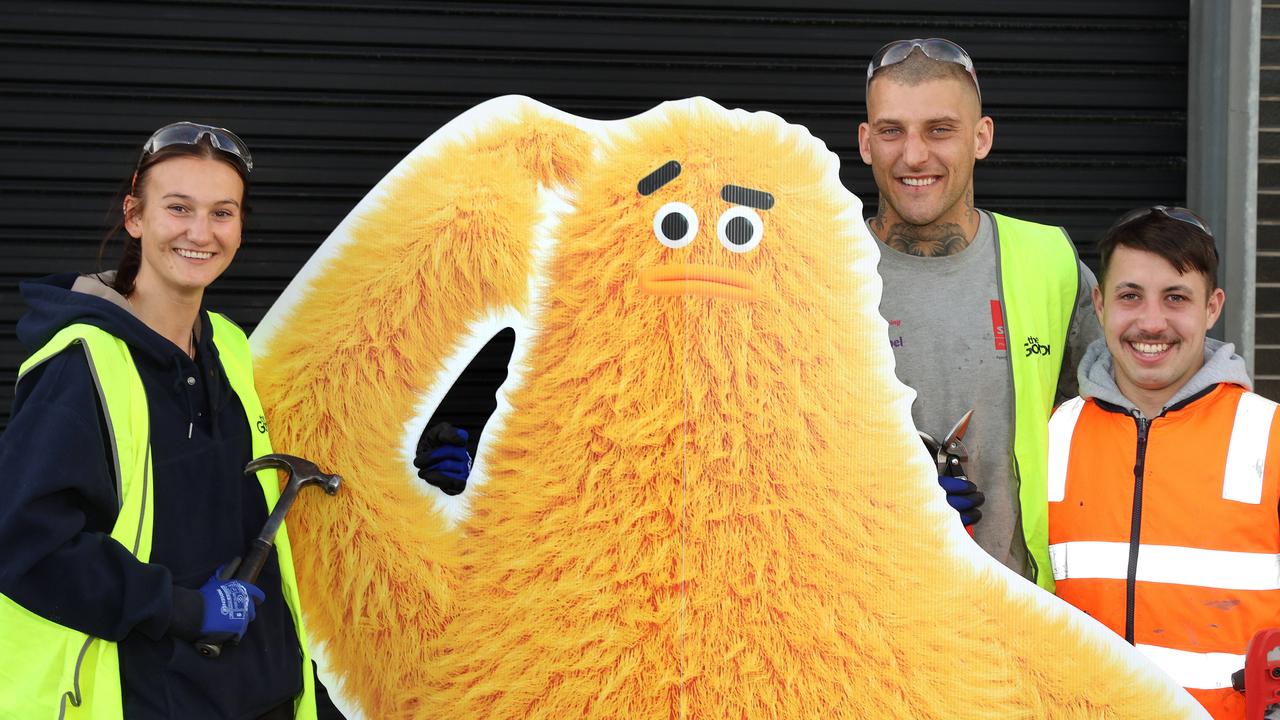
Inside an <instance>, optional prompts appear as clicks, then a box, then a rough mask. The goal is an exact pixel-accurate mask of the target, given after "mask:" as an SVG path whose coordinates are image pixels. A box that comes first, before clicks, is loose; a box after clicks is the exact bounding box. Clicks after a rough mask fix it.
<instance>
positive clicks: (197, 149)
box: [98, 136, 249, 297]
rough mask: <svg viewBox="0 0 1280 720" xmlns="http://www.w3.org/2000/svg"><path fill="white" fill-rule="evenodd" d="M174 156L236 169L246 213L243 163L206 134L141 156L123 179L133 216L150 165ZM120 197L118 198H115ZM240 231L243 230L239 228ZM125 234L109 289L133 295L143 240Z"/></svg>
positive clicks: (120, 225)
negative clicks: (201, 160)
mask: <svg viewBox="0 0 1280 720" xmlns="http://www.w3.org/2000/svg"><path fill="white" fill-rule="evenodd" d="M175 157H197V158H204V159H207V160H218V161H221V162H224V163H226V164H227V165H230V166H231V167H232V168H233V169H235V171H236V174H237V175H239V176H240V180H241V182H243V183H244V191H243V192H242V193H241V195H240V206H241V208H243V209H242V210H241V216H242V217H244V216H245V215H247V214H248V210H249V208H248V206H247V204H246V203H247V201H248V199H249V174H248V173H247V172H245V169H244V166H243V165H242V164H241V162H240V161H239V160H238V159H236V158H235V157H234V156H232V155H229V154H227V153H225V152H223V151H221V150H219V149H217V148H216V147H214V146H213V143H212V142H210V140H209V138H208V137H207V136H201V137H200V139H199V140H197V141H196V144H194V145H184V144H175V145H168V146H166V147H163V148H160V149H159V150H156V151H155V152H153V153H150V154H148V155H146V156H144V157H143V158H142V160H141V161H139V163H138V168H137V170H136V171H135V172H134V173H133V174H132V175H130V177H129V178H128V179H126V181H125V182H126V183H127V184H128V185H129V190H128V192H127V193H123V194H124V195H132V196H133V197H134V198H136V199H137V202H135V203H134V205H133V208H132V213H133V214H134V215H135V216H136V215H137V214H138V213H141V212H142V210H143V206H144V204H145V203H146V198H145V197H144V195H143V192H144V188H145V187H146V182H147V176H148V175H149V174H150V171H151V168H153V167H155V166H156V165H159V164H160V163H162V162H164V161H165V160H168V159H170V158H175ZM117 199H118V200H120V198H117ZM122 206H123V202H117V203H116V207H122ZM125 219H126V218H124V217H123V216H122V217H121V218H120V219H119V220H118V221H117V222H116V223H115V224H114V225H113V226H112V228H111V230H109V231H108V232H107V234H106V236H105V237H103V238H102V243H101V244H100V245H99V246H98V265H99V266H101V265H102V258H103V255H104V254H105V253H106V250H107V246H108V245H109V244H110V243H111V241H112V240H113V239H114V238H115V236H116V235H118V234H120V233H121V231H123V230H124V223H125ZM242 231H243V229H242ZM123 234H124V248H123V250H122V251H121V253H120V262H119V263H118V264H117V265H116V277H115V280H114V281H113V282H112V283H111V289H112V290H115V291H116V292H118V293H120V294H121V295H123V296H125V297H129V296H130V295H132V294H133V285H134V280H135V279H137V277H138V268H139V267H140V266H141V265H142V242H141V241H140V240H139V239H138V238H135V237H133V236H132V235H130V234H129V233H128V232H125V233H123Z"/></svg>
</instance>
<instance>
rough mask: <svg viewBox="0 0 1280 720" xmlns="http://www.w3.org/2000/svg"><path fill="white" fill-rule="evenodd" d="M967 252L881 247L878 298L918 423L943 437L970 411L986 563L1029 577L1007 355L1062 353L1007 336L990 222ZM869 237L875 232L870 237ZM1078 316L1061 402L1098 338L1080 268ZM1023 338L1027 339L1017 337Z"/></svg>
mask: <svg viewBox="0 0 1280 720" xmlns="http://www.w3.org/2000/svg"><path fill="white" fill-rule="evenodd" d="M980 215H981V218H980V220H979V225H978V233H977V235H976V236H974V239H973V242H972V243H970V244H969V246H968V247H967V248H965V249H964V250H962V251H961V252H959V253H956V254H955V255H949V256H945V257H916V256H914V255H907V254H906V253H902V252H899V251H897V250H894V249H892V248H890V247H889V246H887V245H885V244H884V243H880V276H881V278H883V280H884V296H883V297H882V299H881V301H880V313H881V314H882V315H883V316H884V318H885V320H887V321H888V323H889V344H890V345H891V346H892V347H893V354H894V360H895V361H896V363H897V374H898V379H900V380H902V382H904V383H905V384H907V385H908V386H910V387H911V388H913V389H914V390H915V391H916V400H915V403H914V404H913V405H912V406H911V416H912V419H913V420H914V421H915V423H916V427H917V428H918V429H920V430H923V431H925V432H927V433H929V434H930V435H932V436H934V437H935V438H937V439H939V440H941V439H942V438H943V437H945V436H946V434H947V433H948V432H949V431H950V430H951V428H952V426H954V425H955V423H956V422H957V421H958V420H959V419H960V417H961V416H962V415H964V413H965V412H966V411H968V410H973V420H972V421H971V422H970V423H969V429H968V433H967V434H966V435H965V437H964V444H965V446H966V447H967V448H968V450H969V460H968V462H967V463H966V464H965V471H966V473H967V474H968V477H969V479H970V480H972V481H973V482H974V483H976V484H977V485H978V488H979V489H981V490H982V492H983V494H985V495H986V502H985V503H984V504H983V506H982V519H981V520H980V521H978V523H977V525H975V526H974V538H975V539H976V540H977V542H978V544H979V545H980V546H981V547H982V548H983V549H984V550H986V551H987V552H988V553H989V554H990V555H991V556H992V557H994V558H995V559H997V560H999V561H1000V562H1001V563H1004V564H1005V565H1006V566H1008V567H1010V568H1012V569H1013V570H1014V571H1015V572H1017V573H1020V574H1021V575H1023V576H1025V577H1030V576H1031V568H1030V563H1029V562H1028V560H1027V549H1026V543H1025V542H1024V540H1023V539H1022V525H1021V522H1020V519H1019V518H1020V512H1019V505H1018V496H1017V489H1016V488H1015V487H1014V484H1013V480H1012V458H1013V380H1012V375H1011V373H1012V370H1011V365H1010V361H1009V353H1011V352H1028V351H1031V352H1046V351H1047V352H1051V353H1062V350H1060V349H1058V348H1052V347H1050V348H1047V349H1046V348H1044V347H1024V345H1026V343H1025V342H1023V343H1021V344H1020V343H1019V342H1018V341H1017V340H1015V339H1014V338H1009V337H1007V333H1006V332H1005V322H1004V317H1005V314H1004V308H1003V307H1002V305H1001V303H1000V300H999V298H1000V294H999V292H998V284H997V277H996V275H997V270H996V253H995V240H994V232H993V220H992V218H991V216H990V215H989V214H988V213H987V212H985V211H983V212H981V213H980ZM873 235H874V233H873ZM1079 273H1080V282H1079V290H1078V291H1077V294H1076V310H1075V314H1074V316H1073V317H1072V321H1071V328H1070V331H1069V333H1068V343H1067V345H1068V346H1067V348H1065V351H1066V352H1065V354H1060V355H1059V357H1062V358H1063V367H1064V369H1063V371H1062V372H1061V373H1060V375H1059V382H1058V396H1059V397H1058V400H1057V401H1055V403H1056V402H1060V401H1061V400H1064V399H1066V398H1070V397H1074V396H1075V395H1076V373H1075V369H1076V364H1077V363H1078V362H1079V359H1080V358H1081V357H1083V355H1084V351H1085V348H1086V347H1087V346H1088V345H1089V343H1090V342H1092V341H1093V339H1094V338H1097V337H1099V336H1100V335H1101V330H1100V329H1099V327H1098V321H1097V318H1096V317H1095V316H1094V313H1093V308H1092V304H1091V299H1090V297H1091V295H1090V294H1091V292H1092V288H1093V286H1094V285H1095V284H1096V281H1095V280H1094V277H1093V273H1092V272H1091V271H1090V270H1089V269H1088V268H1087V267H1085V266H1084V265H1083V264H1080V265H1079ZM1024 340H1025V339H1024Z"/></svg>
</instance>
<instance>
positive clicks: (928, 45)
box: [867, 38, 982, 102]
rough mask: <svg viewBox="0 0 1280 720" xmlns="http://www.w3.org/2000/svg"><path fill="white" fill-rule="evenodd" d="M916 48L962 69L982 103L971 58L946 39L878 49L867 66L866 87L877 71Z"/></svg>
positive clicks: (897, 43) (896, 43)
mask: <svg viewBox="0 0 1280 720" xmlns="http://www.w3.org/2000/svg"><path fill="white" fill-rule="evenodd" d="M916 48H920V52H922V53H924V55H925V57H927V58H929V59H931V60H937V61H939V62H949V63H954V64H956V65H959V66H960V67H962V68H964V69H965V72H967V73H969V77H971V78H973V87H974V89H975V90H977V91H978V102H982V88H981V87H980V86H979V85H978V71H977V70H975V69H974V68H973V58H971V57H969V53H967V52H965V51H964V48H962V47H960V46H959V45H957V44H955V43H953V42H951V41H950V40H948V39H946V38H912V39H911V40H895V41H893V42H891V43H889V44H888V45H885V46H884V47H882V48H880V49H879V50H877V51H876V54H875V55H872V56H871V62H870V63H868V64H867V86H868V87H870V86H871V78H872V76H874V75H875V74H876V73H877V72H878V71H880V70H881V69H882V68H887V67H889V66H890V65H897V64H898V63H900V62H902V61H903V60H906V59H907V57H909V56H910V55H911V52H912V51H913V50H915V49H916Z"/></svg>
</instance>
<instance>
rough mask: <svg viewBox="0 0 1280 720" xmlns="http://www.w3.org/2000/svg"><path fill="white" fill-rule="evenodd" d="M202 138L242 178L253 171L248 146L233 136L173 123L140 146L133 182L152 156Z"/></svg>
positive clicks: (206, 127) (196, 125)
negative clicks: (232, 162) (224, 156)
mask: <svg viewBox="0 0 1280 720" xmlns="http://www.w3.org/2000/svg"><path fill="white" fill-rule="evenodd" d="M202 138H208V139H209V144H211V145H212V146H213V147H214V148H215V149H217V150H221V151H222V152H224V153H226V154H228V155H230V156H231V158H232V159H233V160H235V162H236V164H237V165H239V166H240V169H241V170H243V171H244V172H245V174H246V175H248V174H249V173H250V172H252V171H253V155H251V154H250V153H249V146H248V145H245V144H244V141H243V140H241V139H240V138H239V137H238V136H237V135H236V134H235V133H233V132H231V131H230V130H228V129H226V128H220V127H214V126H212V125H201V124H200V123H193V122H176V123H173V124H170V125H165V126H164V127H162V128H160V129H159V130H157V131H155V132H154V133H152V134H151V137H149V138H147V142H146V143H145V144H144V145H143V146H142V155H140V156H139V157H138V167H137V168H135V170H134V178H135V179H136V178H137V174H138V173H137V171H138V170H140V169H142V163H143V162H144V161H146V159H147V158H149V157H151V156H152V155H154V154H155V153H157V152H159V151H161V150H163V149H165V148H167V147H173V146H174V145H199V144H200V140H201V139H202Z"/></svg>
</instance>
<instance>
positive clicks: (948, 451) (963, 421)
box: [918, 410, 973, 480]
mask: <svg viewBox="0 0 1280 720" xmlns="http://www.w3.org/2000/svg"><path fill="white" fill-rule="evenodd" d="M972 419H973V411H972V410H970V411H968V412H966V413H965V414H964V415H962V416H961V417H960V421H959V422H957V423H956V424H955V427H953V428H951V432H949V433H947V436H946V437H945V438H943V439H942V441H941V442H939V441H938V439H937V438H935V437H933V436H932V435H930V434H929V433H927V432H925V431H923V430H920V431H918V432H919V433H920V439H921V440H922V441H924V446H925V447H926V448H928V449H929V455H930V456H931V457H932V458H933V462H934V463H935V464H936V465H937V466H938V474H939V475H950V476H951V477H954V478H960V479H963V480H967V479H968V478H967V477H965V473H964V465H963V464H962V461H967V460H968V459H969V449H968V448H966V447H965V446H964V442H963V441H964V434H965V433H966V432H967V431H968V430H969V421H970V420H972Z"/></svg>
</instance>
